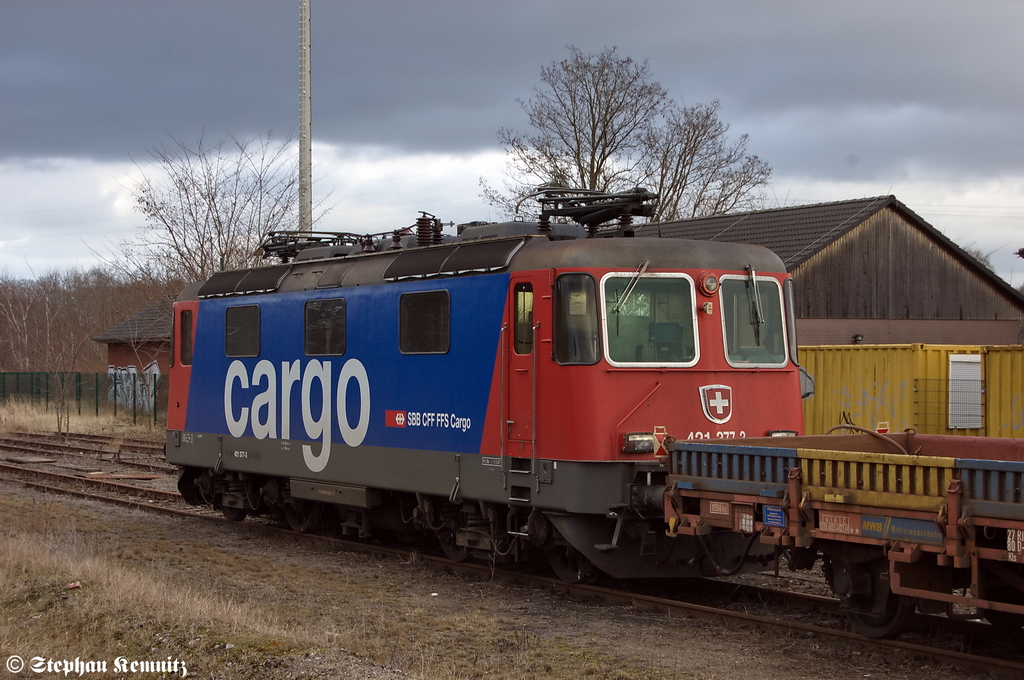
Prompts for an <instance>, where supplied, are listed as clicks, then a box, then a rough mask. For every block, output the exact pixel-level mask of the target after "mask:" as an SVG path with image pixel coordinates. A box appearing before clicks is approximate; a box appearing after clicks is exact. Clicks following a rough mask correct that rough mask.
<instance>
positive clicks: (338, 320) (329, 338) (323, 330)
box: [304, 298, 345, 357]
mask: <svg viewBox="0 0 1024 680" xmlns="http://www.w3.org/2000/svg"><path fill="white" fill-rule="evenodd" d="M304 327H305V350H306V355H307V356H311V357H312V356H340V355H342V354H344V353H345V300H344V298H330V299H327V300H310V301H309V302H307V303H306V307H305V323H304Z"/></svg>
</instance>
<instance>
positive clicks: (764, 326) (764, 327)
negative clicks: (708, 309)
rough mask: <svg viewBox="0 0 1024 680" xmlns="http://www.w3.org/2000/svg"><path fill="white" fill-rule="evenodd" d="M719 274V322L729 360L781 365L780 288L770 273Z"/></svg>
mask: <svg viewBox="0 0 1024 680" xmlns="http://www.w3.org/2000/svg"><path fill="white" fill-rule="evenodd" d="M752 283H753V282H752V281H751V280H750V278H748V277H739V276H723V277H722V289H721V293H720V295H721V300H722V303H721V304H722V325H723V326H724V330H725V354H726V358H727V359H728V361H729V363H730V364H733V365H737V364H745V365H754V366H785V365H786V335H785V328H784V325H783V321H782V289H781V288H780V287H779V282H778V281H776V280H775V279H773V278H771V277H757V289H756V290H755V289H754V286H753V285H752Z"/></svg>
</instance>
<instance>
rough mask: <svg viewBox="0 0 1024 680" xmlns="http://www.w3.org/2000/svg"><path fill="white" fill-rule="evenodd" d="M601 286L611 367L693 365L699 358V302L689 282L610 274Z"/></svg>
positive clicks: (669, 277)
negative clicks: (697, 312) (697, 334)
mask: <svg viewBox="0 0 1024 680" xmlns="http://www.w3.org/2000/svg"><path fill="white" fill-rule="evenodd" d="M602 286H603V291H604V312H605V314H604V318H605V328H604V333H605V341H606V347H607V351H608V361H609V363H611V364H612V365H615V366H644V365H650V364H658V365H662V366H664V365H668V366H690V365H693V363H694V362H695V361H696V359H697V342H696V335H695V333H694V326H695V323H694V310H695V309H696V304H697V303H696V300H695V298H694V291H693V284H692V282H691V281H690V279H689V278H687V277H684V276H680V275H664V274H648V275H646V276H643V277H637V276H635V275H632V274H630V275H624V274H609V275H608V276H606V277H605V278H604V281H603V283H602Z"/></svg>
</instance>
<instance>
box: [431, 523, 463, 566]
mask: <svg viewBox="0 0 1024 680" xmlns="http://www.w3.org/2000/svg"><path fill="white" fill-rule="evenodd" d="M437 542H438V543H440V544H441V550H442V551H443V552H444V556H445V557H447V558H448V559H450V560H451V561H452V562H465V561H466V559H467V558H469V555H470V552H469V548H467V547H465V546H462V545H457V544H456V543H455V532H454V531H453V530H452V529H451V528H449V527H445V528H443V529H441V531H439V532H438V533H437Z"/></svg>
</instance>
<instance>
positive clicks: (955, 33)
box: [0, 0, 1024, 173]
mask: <svg viewBox="0 0 1024 680" xmlns="http://www.w3.org/2000/svg"><path fill="white" fill-rule="evenodd" d="M297 5H298V3H296V2H280V1H279V0H247V2H245V3H209V2H201V1H199V0H176V1H175V2H163V3H155V2H114V1H112V0H95V1H93V2H89V3H82V2H79V1H77V0H75V1H64V2H56V1H53V2H46V3H36V2H8V3H5V6H4V11H3V22H2V24H0V93H2V95H3V101H4V105H3V107H0V158H12V157H21V158H28V157H37V156H77V157H90V158H96V159H123V158H125V157H126V156H127V155H128V154H133V155H138V154H141V153H143V150H144V149H145V148H147V147H152V146H155V145H157V144H159V143H160V142H161V141H164V140H166V138H167V136H168V135H173V136H176V137H181V138H184V139H186V140H188V139H194V138H196V137H197V136H198V135H200V134H204V131H205V134H206V135H207V136H208V137H214V138H220V137H223V136H225V135H227V134H234V135H236V136H242V137H244V136H250V135H255V134H259V133H263V132H266V131H268V130H273V131H274V132H275V133H277V135H278V136H279V137H280V136H282V135H286V134H288V133H289V132H292V131H293V130H294V129H295V127H296V116H297V114H296V111H297V97H298V95H297V84H296V79H297V61H298V49H297V40H298V7H297ZM312 16H313V50H312V56H313V100H314V103H313V129H314V138H316V139H319V140H322V141H326V142H331V143H338V144H343V143H344V144H372V145H382V146H389V147H393V148H395V149H397V150H400V151H401V150H404V151H451V152H459V151H465V150H470V149H479V148H482V147H487V146H492V145H494V144H495V133H496V131H497V130H498V129H499V128H500V127H503V126H507V127H512V128H519V129H522V128H523V127H524V126H525V120H524V117H523V114H522V113H521V111H520V109H519V107H518V105H517V104H516V99H517V98H528V97H529V96H530V95H531V93H532V88H533V87H534V86H536V84H537V82H538V81H537V78H538V73H539V69H540V67H541V66H542V65H544V64H548V63H550V62H552V61H555V60H558V59H561V58H563V57H564V56H565V54H566V52H565V47H566V45H568V44H574V45H576V46H578V47H580V48H581V49H583V50H584V51H589V52H597V51H600V50H601V49H602V48H604V47H607V46H613V45H616V46H618V47H619V50H620V52H621V53H622V54H623V55H629V56H633V57H634V58H637V59H641V60H643V59H649V60H650V65H651V68H652V71H653V73H654V75H655V77H656V78H657V79H658V80H660V81H661V82H662V83H663V84H664V85H665V86H666V87H667V88H668V89H669V91H670V93H672V94H673V95H675V96H677V97H679V98H682V99H684V100H686V101H688V102H691V103H692V102H697V101H709V100H711V99H719V100H720V101H721V103H722V114H723V118H724V119H725V120H727V121H729V122H731V123H732V124H733V131H734V132H735V133H737V134H739V133H749V134H750V138H751V139H750V148H751V150H752V151H754V152H756V153H758V154H759V155H761V156H762V157H764V158H765V159H766V160H768V162H769V163H772V164H773V165H775V166H776V167H777V168H779V169H783V170H785V171H789V172H796V171H801V170H803V171H807V172H820V173H841V172H850V171H851V170H854V171H856V172H858V173H879V172H891V171H892V169H893V168H899V167H901V166H904V165H906V164H907V163H908V162H915V163H925V164H934V165H936V166H942V168H943V169H944V170H945V171H955V169H956V168H958V167H962V168H964V169H965V171H966V172H970V173H984V172H986V171H989V172H997V173H1003V172H1019V171H1020V163H1021V159H1020V158H1019V157H1018V156H1019V154H1017V153H1016V150H1017V149H1020V148H1022V146H1024V145H1022V142H1024V133H1022V132H1021V131H1020V125H1019V120H1020V119H1021V117H1022V116H1021V114H1022V113H1024V95H1022V93H1021V90H1020V88H1019V87H1016V86H1015V84H1016V83H1017V82H1018V80H1019V77H1018V75H1017V70H1018V68H1019V65H1020V61H1021V60H1020V57H1019V56H1018V49H1017V47H1016V40H1015V39H1016V38H1017V37H1018V36H1016V35H1014V34H1015V32H1016V31H1017V28H1018V27H1019V26H1020V25H1021V24H1022V19H1024V5H1021V4H1020V3H1017V2H1010V1H1006V2H987V3H984V4H974V5H969V6H968V5H965V4H963V3H961V2H950V1H947V2H925V1H924V0H920V1H918V2H904V3H889V2H884V3H883V2H880V1H875V2H862V3H847V4H845V5H844V4H839V5H836V4H835V3H808V2H786V1H782V2H775V3H765V2H761V1H758V0H747V1H735V2H716V3H696V2H687V3H680V2H678V1H677V0H641V1H639V2H636V3H632V4H630V5H628V6H624V5H622V4H621V3H614V2H611V1H610V0H588V1H587V2H584V1H583V0H577V1H573V2H558V3H547V2H541V1H540V0H524V2H519V3H500V4H499V3H480V2H469V1H458V0H442V1H439V2H431V3H424V2H414V1H412V0H379V1H378V2H375V3H336V2H323V1H322V0H313V8H312Z"/></svg>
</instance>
